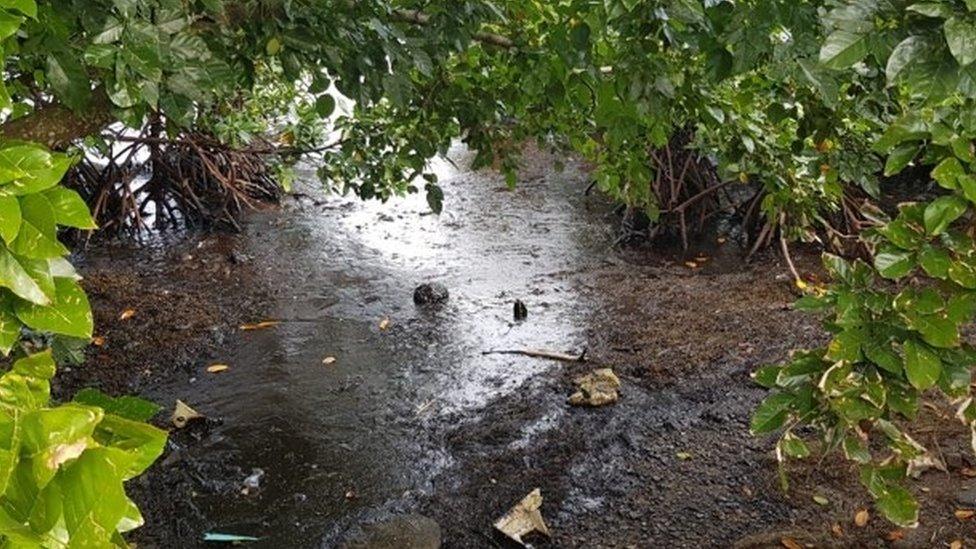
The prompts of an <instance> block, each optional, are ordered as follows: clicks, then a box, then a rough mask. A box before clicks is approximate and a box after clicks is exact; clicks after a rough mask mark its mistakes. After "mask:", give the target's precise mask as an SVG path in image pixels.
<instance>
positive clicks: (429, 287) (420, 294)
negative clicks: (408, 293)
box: [413, 282, 450, 305]
mask: <svg viewBox="0 0 976 549" xmlns="http://www.w3.org/2000/svg"><path fill="white" fill-rule="evenodd" d="M449 296H450V294H449V293H448V291H447V286H445V285H443V284H441V283H439V282H425V283H423V284H421V285H420V286H417V288H416V289H415V290H414V291H413V302H414V303H416V304H417V305H433V304H437V303H443V302H445V301H447V298H448V297H449Z"/></svg>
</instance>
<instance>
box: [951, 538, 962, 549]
mask: <svg viewBox="0 0 976 549" xmlns="http://www.w3.org/2000/svg"><path fill="white" fill-rule="evenodd" d="M949 549H962V540H961V539H957V540H955V541H953V542H952V543H950V544H949Z"/></svg>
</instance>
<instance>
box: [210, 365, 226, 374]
mask: <svg viewBox="0 0 976 549" xmlns="http://www.w3.org/2000/svg"><path fill="white" fill-rule="evenodd" d="M229 369H230V366H228V365H226V364H211V365H210V366H207V371H208V372H210V373H211V374H216V373H218V372H223V371H225V370H229Z"/></svg>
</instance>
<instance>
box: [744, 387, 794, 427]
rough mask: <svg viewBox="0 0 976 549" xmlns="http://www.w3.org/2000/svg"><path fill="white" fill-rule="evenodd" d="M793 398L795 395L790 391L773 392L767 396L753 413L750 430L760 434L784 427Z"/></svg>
mask: <svg viewBox="0 0 976 549" xmlns="http://www.w3.org/2000/svg"><path fill="white" fill-rule="evenodd" d="M793 400H794V396H793V395H791V394H789V393H773V394H772V395H769V396H768V397H766V399H765V400H763V401H762V403H761V404H760V405H759V407H758V408H756V411H755V412H754V413H753V415H752V421H751V422H750V424H749V430H750V431H752V433H753V434H755V435H758V434H763V433H769V432H772V431H775V430H776V429H779V428H780V427H782V426H783V423H784V422H785V421H786V416H787V414H788V413H789V409H790V405H792V404H793Z"/></svg>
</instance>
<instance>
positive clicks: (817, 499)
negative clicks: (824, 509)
mask: <svg viewBox="0 0 976 549" xmlns="http://www.w3.org/2000/svg"><path fill="white" fill-rule="evenodd" d="M813 502H814V503H816V504H817V505H827V504H828V503H830V500H829V499H827V498H825V497H823V496H821V495H819V494H818V495H816V496H813Z"/></svg>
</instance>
